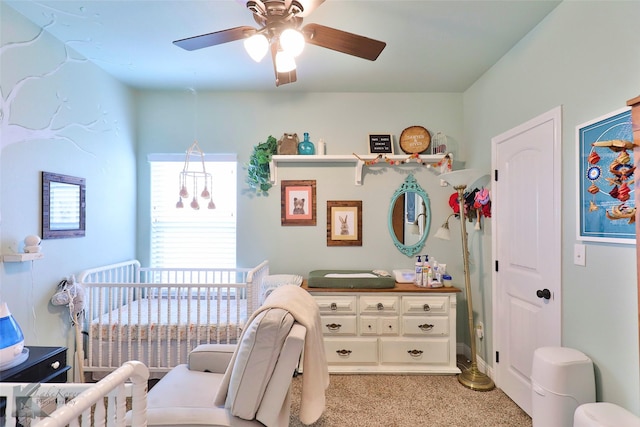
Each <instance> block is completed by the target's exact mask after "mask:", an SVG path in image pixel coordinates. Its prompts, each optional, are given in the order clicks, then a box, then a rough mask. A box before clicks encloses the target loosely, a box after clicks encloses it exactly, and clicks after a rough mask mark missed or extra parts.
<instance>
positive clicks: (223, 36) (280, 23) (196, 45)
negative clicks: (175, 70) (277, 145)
mask: <svg viewBox="0 0 640 427" xmlns="http://www.w3.org/2000/svg"><path fill="white" fill-rule="evenodd" d="M236 1H237V2H239V3H241V4H242V5H243V6H246V8H247V9H249V10H250V11H251V12H252V13H253V18H254V20H255V21H256V22H257V23H258V25H259V26H260V28H253V27H250V26H240V27H234V28H229V29H226V30H221V31H216V32H213V33H208V34H202V35H199V36H194V37H189V38H186V39H181V40H175V41H174V42H173V44H175V45H176V46H179V47H181V48H183V49H185V50H197V49H202V48H205V47H209V46H216V45H219V44H223V43H228V42H232V41H236V40H244V43H245V49H246V50H247V52H248V53H249V55H250V56H251V57H252V58H253V59H254V60H256V61H258V62H259V61H260V60H261V59H262V57H264V56H265V55H266V54H267V52H268V51H271V58H272V61H273V68H274V71H275V75H276V86H280V85H283V84H287V83H293V82H295V81H296V65H295V59H294V57H295V56H297V54H299V53H300V52H301V51H302V47H304V43H305V42H306V43H309V44H312V45H316V46H320V47H324V48H327V49H332V50H335V51H337V52H342V53H346V54H348V55H353V56H357V57H359V58H364V59H368V60H370V61H375V60H376V59H377V58H378V56H379V55H380V53H381V52H382V50H383V49H384V48H385V46H386V45H387V44H386V43H385V42H381V41H378V40H374V39H370V38H368V37H364V36H359V35H357V34H352V33H348V32H345V31H341V30H337V29H335V28H330V27H325V26H324V25H319V24H307V25H305V26H302V19H303V17H306V16H308V15H309V14H310V13H311V12H312V11H313V10H315V9H316V8H317V7H318V6H320V5H321V4H322V3H323V2H324V0H249V1H246V0H236Z"/></svg>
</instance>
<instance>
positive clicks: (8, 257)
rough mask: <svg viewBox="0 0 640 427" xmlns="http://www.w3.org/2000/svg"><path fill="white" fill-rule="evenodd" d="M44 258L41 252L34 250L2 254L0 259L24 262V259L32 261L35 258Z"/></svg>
mask: <svg viewBox="0 0 640 427" xmlns="http://www.w3.org/2000/svg"><path fill="white" fill-rule="evenodd" d="M42 258H44V254H43V253H42V252H35V253H29V254H7V255H2V260H3V261H4V262H24V261H33V260H36V259H42Z"/></svg>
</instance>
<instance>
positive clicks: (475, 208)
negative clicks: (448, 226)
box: [449, 187, 491, 230]
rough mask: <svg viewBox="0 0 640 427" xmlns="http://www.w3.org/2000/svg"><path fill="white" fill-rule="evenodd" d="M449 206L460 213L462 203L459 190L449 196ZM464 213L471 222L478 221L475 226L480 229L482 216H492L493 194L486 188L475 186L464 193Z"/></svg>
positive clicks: (457, 213) (454, 211) (456, 212)
mask: <svg viewBox="0 0 640 427" xmlns="http://www.w3.org/2000/svg"><path fill="white" fill-rule="evenodd" d="M449 206H451V209H453V213H455V214H456V215H460V204H459V203H458V192H455V193H453V194H451V196H450V197H449ZM464 213H465V216H466V217H467V218H468V219H469V222H473V221H474V220H475V221H476V224H475V226H474V228H475V229H476V230H480V229H481V226H480V220H481V218H482V217H485V218H491V196H490V193H489V190H487V189H486V188H484V187H483V188H480V189H478V188H474V189H473V190H471V191H467V192H465V193H464Z"/></svg>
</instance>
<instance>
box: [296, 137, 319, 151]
mask: <svg viewBox="0 0 640 427" xmlns="http://www.w3.org/2000/svg"><path fill="white" fill-rule="evenodd" d="M298 154H306V155H313V154H316V148H315V147H314V145H313V142H311V141H309V133H308V132H305V133H304V140H303V141H301V142H299V143H298Z"/></svg>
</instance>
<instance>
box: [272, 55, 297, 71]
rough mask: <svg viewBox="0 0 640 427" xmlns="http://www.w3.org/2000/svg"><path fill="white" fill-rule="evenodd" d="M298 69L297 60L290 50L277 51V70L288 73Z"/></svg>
mask: <svg viewBox="0 0 640 427" xmlns="http://www.w3.org/2000/svg"><path fill="white" fill-rule="evenodd" d="M295 69H296V60H295V59H294V58H293V56H292V55H291V54H289V53H288V52H285V51H282V50H279V51H278V53H276V71H277V72H278V73H288V72H290V71H293V70H295Z"/></svg>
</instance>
